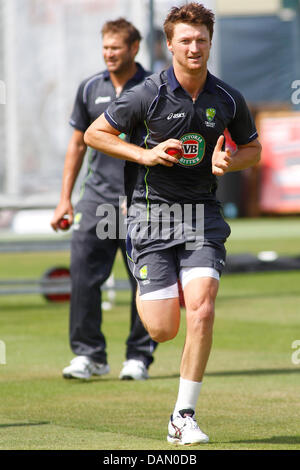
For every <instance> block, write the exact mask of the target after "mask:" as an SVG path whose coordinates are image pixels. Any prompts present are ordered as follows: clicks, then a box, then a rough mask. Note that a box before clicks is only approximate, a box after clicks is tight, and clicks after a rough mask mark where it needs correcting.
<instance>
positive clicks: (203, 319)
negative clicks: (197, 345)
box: [188, 299, 215, 334]
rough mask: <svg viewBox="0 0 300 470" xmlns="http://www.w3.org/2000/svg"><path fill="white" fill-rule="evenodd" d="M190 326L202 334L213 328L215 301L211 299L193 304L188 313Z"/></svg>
mask: <svg viewBox="0 0 300 470" xmlns="http://www.w3.org/2000/svg"><path fill="white" fill-rule="evenodd" d="M188 317H189V324H190V327H191V328H192V329H193V330H194V331H195V332H198V333H200V334H205V333H207V332H209V331H211V330H212V328H213V324H214V317H215V310H214V303H213V302H212V301H210V300H209V299H207V300H204V301H202V302H198V303H194V304H193V305H191V307H190V309H189V313H188Z"/></svg>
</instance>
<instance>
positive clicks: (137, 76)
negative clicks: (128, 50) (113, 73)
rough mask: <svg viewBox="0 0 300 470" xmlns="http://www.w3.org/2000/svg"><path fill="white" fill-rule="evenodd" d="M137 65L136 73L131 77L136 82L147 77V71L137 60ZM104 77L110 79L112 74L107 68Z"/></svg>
mask: <svg viewBox="0 0 300 470" xmlns="http://www.w3.org/2000/svg"><path fill="white" fill-rule="evenodd" d="M136 66H137V71H136V73H135V74H134V76H133V77H131V78H130V80H133V81H134V82H137V83H139V82H140V81H142V79H143V78H144V77H145V74H146V71H145V70H144V68H143V67H142V66H141V64H139V63H138V62H136ZM103 78H104V80H110V75H109V71H108V70H105V71H104V72H103Z"/></svg>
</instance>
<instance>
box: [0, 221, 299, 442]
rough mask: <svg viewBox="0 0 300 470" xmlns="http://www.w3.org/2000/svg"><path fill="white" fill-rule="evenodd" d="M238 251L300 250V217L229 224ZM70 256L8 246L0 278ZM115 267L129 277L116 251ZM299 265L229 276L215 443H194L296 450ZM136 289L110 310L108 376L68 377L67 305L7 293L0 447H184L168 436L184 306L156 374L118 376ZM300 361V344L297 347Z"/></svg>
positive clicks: (209, 428) (0, 308)
mask: <svg viewBox="0 0 300 470" xmlns="http://www.w3.org/2000/svg"><path fill="white" fill-rule="evenodd" d="M231 225H232V237H231V238H230V241H228V244H227V248H228V252H229V254H230V253H239V252H252V253H257V252H259V251H263V250H275V251H277V252H278V253H279V254H285V255H298V256H299V254H300V241H299V240H300V238H299V235H300V221H299V219H298V218H291V219H264V220H254V221H253V220H252V221H251V220H246V221H241V220H237V221H233V222H232V223H231ZM53 265H66V266H68V265H69V255H68V253H59V252H55V253H25V254H22V255H21V254H1V255H0V278H1V279H7V278H18V277H19V278H21V277H28V278H32V277H36V278H39V277H40V276H41V275H42V274H43V272H44V271H45V270H46V269H48V268H49V267H51V266H53ZM114 273H115V277H116V278H124V277H125V271H124V267H123V266H122V263H121V260H120V258H118V259H117V262H116V265H115V268H114ZM299 281H300V272H299V271H298V272H297V271H292V272H270V273H253V274H235V275H224V276H223V278H222V281H221V285H220V291H219V296H218V299H217V306H216V307H217V308H216V322H215V334H214V344H213V350H212V354H211V357H210V360H209V364H208V368H207V373H206V376H205V380H204V384H203V387H202V391H201V395H200V399H199V402H198V407H197V418H198V422H199V424H200V426H201V428H202V429H203V430H204V431H205V432H207V433H208V434H209V436H210V443H209V444H205V445H202V446H196V447H189V448H188V449H187V450H188V451H190V450H193V451H195V450H197V449H198V450H201V449H205V450H216V449H218V450H221V449H226V450H233V449H234V450H258V449H266V450H275V449H277V450H283V449H285V450H286V449H287V450H296V449H300V426H299V422H300V419H299V418H300V402H299V387H300V364H295V363H293V362H292V354H293V352H294V350H293V349H292V343H293V341H294V340H300V288H299V285H300V282H299ZM128 303H129V293H128V292H126V291H123V292H118V293H117V297H116V303H115V305H114V307H113V309H111V310H110V311H106V312H105V313H104V324H103V330H104V332H105V334H106V337H107V342H108V359H109V364H110V366H111V373H110V374H109V375H107V376H104V377H96V378H93V379H92V380H90V381H77V380H64V379H62V377H61V370H62V369H63V367H64V366H66V365H67V364H68V362H69V360H70V359H71V358H72V353H71V351H70V349H69V345H68V304H67V303H62V304H59V303H48V302H47V301H46V300H45V299H44V298H43V297H42V296H40V295H14V296H4V295H3V296H0V340H2V341H3V342H5V345H6V364H2V365H1V364H0V390H1V400H0V449H2V450H4V449H11V450H21V449H26V450H37V449H50V450H64V449H77V450H80V449H93V450H104V449H106V450H117V449H119V450H125V449H126V450H178V449H177V448H176V447H175V448H174V447H173V446H171V445H170V444H168V443H167V441H166V432H167V424H168V419H169V415H170V413H171V412H172V408H173V405H174V403H175V400H176V396H177V387H178V370H179V362H180V356H181V349H182V345H183V341H184V328H185V320H184V310H183V311H182V324H181V329H180V332H179V335H178V336H177V338H176V339H175V340H173V341H171V342H169V343H165V344H162V345H159V347H158V349H157V351H156V353H155V362H154V364H153V365H152V367H151V369H150V375H151V378H150V379H149V380H148V381H145V382H127V381H120V380H119V379H118V375H119V372H120V369H121V367H122V362H123V361H124V359H125V358H124V352H125V340H126V337H127V334H128V320H129V314H128V309H129V307H128ZM298 357H299V358H300V353H299V355H298Z"/></svg>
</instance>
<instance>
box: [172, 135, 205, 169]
mask: <svg viewBox="0 0 300 470" xmlns="http://www.w3.org/2000/svg"><path fill="white" fill-rule="evenodd" d="M180 140H181V142H182V149H183V156H182V157H181V158H180V160H179V161H178V163H179V164H180V165H183V166H195V165H198V164H199V163H200V162H201V160H202V159H203V157H204V153H205V140H204V138H203V137H202V135H200V134H196V133H195V134H193V133H189V134H185V135H183V136H182V137H181V138H180Z"/></svg>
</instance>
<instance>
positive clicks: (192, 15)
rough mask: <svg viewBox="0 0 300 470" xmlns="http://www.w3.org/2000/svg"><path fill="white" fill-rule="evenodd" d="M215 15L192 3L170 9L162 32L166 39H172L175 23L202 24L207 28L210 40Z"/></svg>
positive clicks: (200, 5)
mask: <svg viewBox="0 0 300 470" xmlns="http://www.w3.org/2000/svg"><path fill="white" fill-rule="evenodd" d="M214 22H215V15H214V13H213V12H212V11H211V10H208V9H207V8H205V7H204V6H203V5H202V4H200V3H196V2H192V3H188V4H186V5H183V6H182V7H173V8H171V10H170V12H169V14H168V16H167V18H166V19H165V22H164V31H165V35H166V37H167V39H168V40H169V41H170V40H171V39H172V38H173V33H174V25H175V24H176V23H187V24H191V25H200V24H203V25H205V26H206V27H207V29H208V31H209V35H210V40H212V37H213V33H214Z"/></svg>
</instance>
